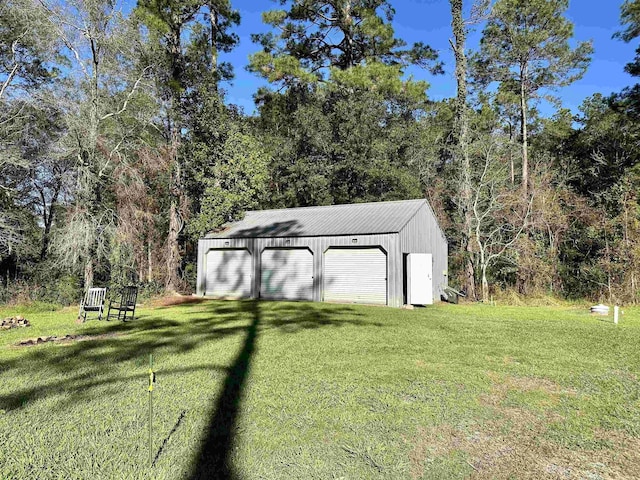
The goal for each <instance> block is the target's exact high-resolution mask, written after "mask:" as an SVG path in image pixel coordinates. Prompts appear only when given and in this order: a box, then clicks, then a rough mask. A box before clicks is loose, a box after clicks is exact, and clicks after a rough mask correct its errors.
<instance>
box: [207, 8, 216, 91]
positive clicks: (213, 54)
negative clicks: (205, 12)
mask: <svg viewBox="0 0 640 480" xmlns="http://www.w3.org/2000/svg"><path fill="white" fill-rule="evenodd" d="M209 23H210V24H211V73H213V74H214V75H215V74H216V73H217V72H218V48H217V46H216V38H217V37H218V11H217V10H216V6H215V5H214V4H213V2H212V3H210V4H209ZM215 84H216V85H217V84H218V82H216V83H215Z"/></svg>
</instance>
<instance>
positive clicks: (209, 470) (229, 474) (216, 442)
mask: <svg viewBox="0 0 640 480" xmlns="http://www.w3.org/2000/svg"><path fill="white" fill-rule="evenodd" d="M243 306H244V307H245V309H246V310H247V311H249V312H250V313H251V317H252V319H251V323H250V325H249V327H248V328H247V333H246V336H245V339H244V343H243V345H242V349H241V350H240V352H239V353H238V356H237V357H236V359H235V361H234V362H233V365H232V366H231V368H230V369H229V372H228V373H227V378H226V379H225V381H224V384H223V386H222V391H221V393H220V395H219V396H218V400H217V401H216V405H215V408H214V413H213V415H212V417H211V419H210V421H209V425H208V427H207V433H206V435H205V438H204V440H203V442H202V445H201V447H200V452H199V453H198V454H197V456H196V458H195V459H194V462H193V466H192V471H191V473H190V475H189V478H190V479H193V480H199V479H218V478H220V479H233V478H236V475H234V473H233V466H232V465H231V461H230V458H229V454H230V453H231V449H232V447H233V431H234V430H235V426H236V424H237V422H238V415H239V412H240V406H241V405H240V404H241V401H242V396H243V391H244V385H245V383H246V381H247V377H248V375H249V370H250V368H251V360H252V358H253V356H254V351H255V348H256V340H257V338H258V326H259V324H260V307H259V305H258V302H257V301H253V302H250V303H244V304H243Z"/></svg>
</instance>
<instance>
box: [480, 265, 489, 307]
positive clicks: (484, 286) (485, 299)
mask: <svg viewBox="0 0 640 480" xmlns="http://www.w3.org/2000/svg"><path fill="white" fill-rule="evenodd" d="M482 302H483V303H489V281H488V280H487V266H486V265H483V266H482Z"/></svg>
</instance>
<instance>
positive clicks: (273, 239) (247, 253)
mask: <svg viewBox="0 0 640 480" xmlns="http://www.w3.org/2000/svg"><path fill="white" fill-rule="evenodd" d="M447 251H448V249H447V240H446V238H445V236H444V234H443V232H442V230H441V229H440V226H439V225H438V222H437V220H436V217H435V215H434V213H433V210H432V209H431V207H430V206H429V203H428V202H427V201H426V200H424V199H419V200H403V201H396V202H377V203H357V204H350V205H332V206H321V207H303V208H287V209H279V210H261V211H250V212H247V213H246V215H245V217H244V219H243V220H241V221H239V222H235V223H232V224H229V225H227V226H225V227H224V228H223V229H222V230H221V231H219V232H215V233H211V234H209V235H207V236H206V237H205V238H202V239H200V241H199V243H198V278H197V294H198V295H201V296H210V297H219V298H265V299H286V300H311V301H328V302H353V303H370V304H382V305H389V306H394V307H400V306H402V305H403V304H405V303H421V304H424V303H432V302H433V300H434V299H435V300H438V299H439V298H440V295H441V294H442V293H443V291H444V288H445V287H446V286H447ZM418 260H419V261H418ZM411 292H418V293H417V294H416V293H414V294H413V295H415V297H413V298H418V297H420V294H421V293H422V294H426V295H423V296H421V297H420V298H422V300H420V301H412V297H411V295H412V293H411ZM425 298H426V299H425Z"/></svg>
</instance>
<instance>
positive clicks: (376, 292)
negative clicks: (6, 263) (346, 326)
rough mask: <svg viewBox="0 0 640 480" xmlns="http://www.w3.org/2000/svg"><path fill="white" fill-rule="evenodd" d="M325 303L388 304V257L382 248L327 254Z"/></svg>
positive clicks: (348, 249) (325, 262)
mask: <svg viewBox="0 0 640 480" xmlns="http://www.w3.org/2000/svg"><path fill="white" fill-rule="evenodd" d="M324 264H325V270H324V300H325V301H327V302H355V303H375V304H382V305H386V303H387V256H386V254H385V253H384V252H383V251H382V250H380V249H379V248H330V249H329V250H327V252H326V253H325V259H324Z"/></svg>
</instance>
